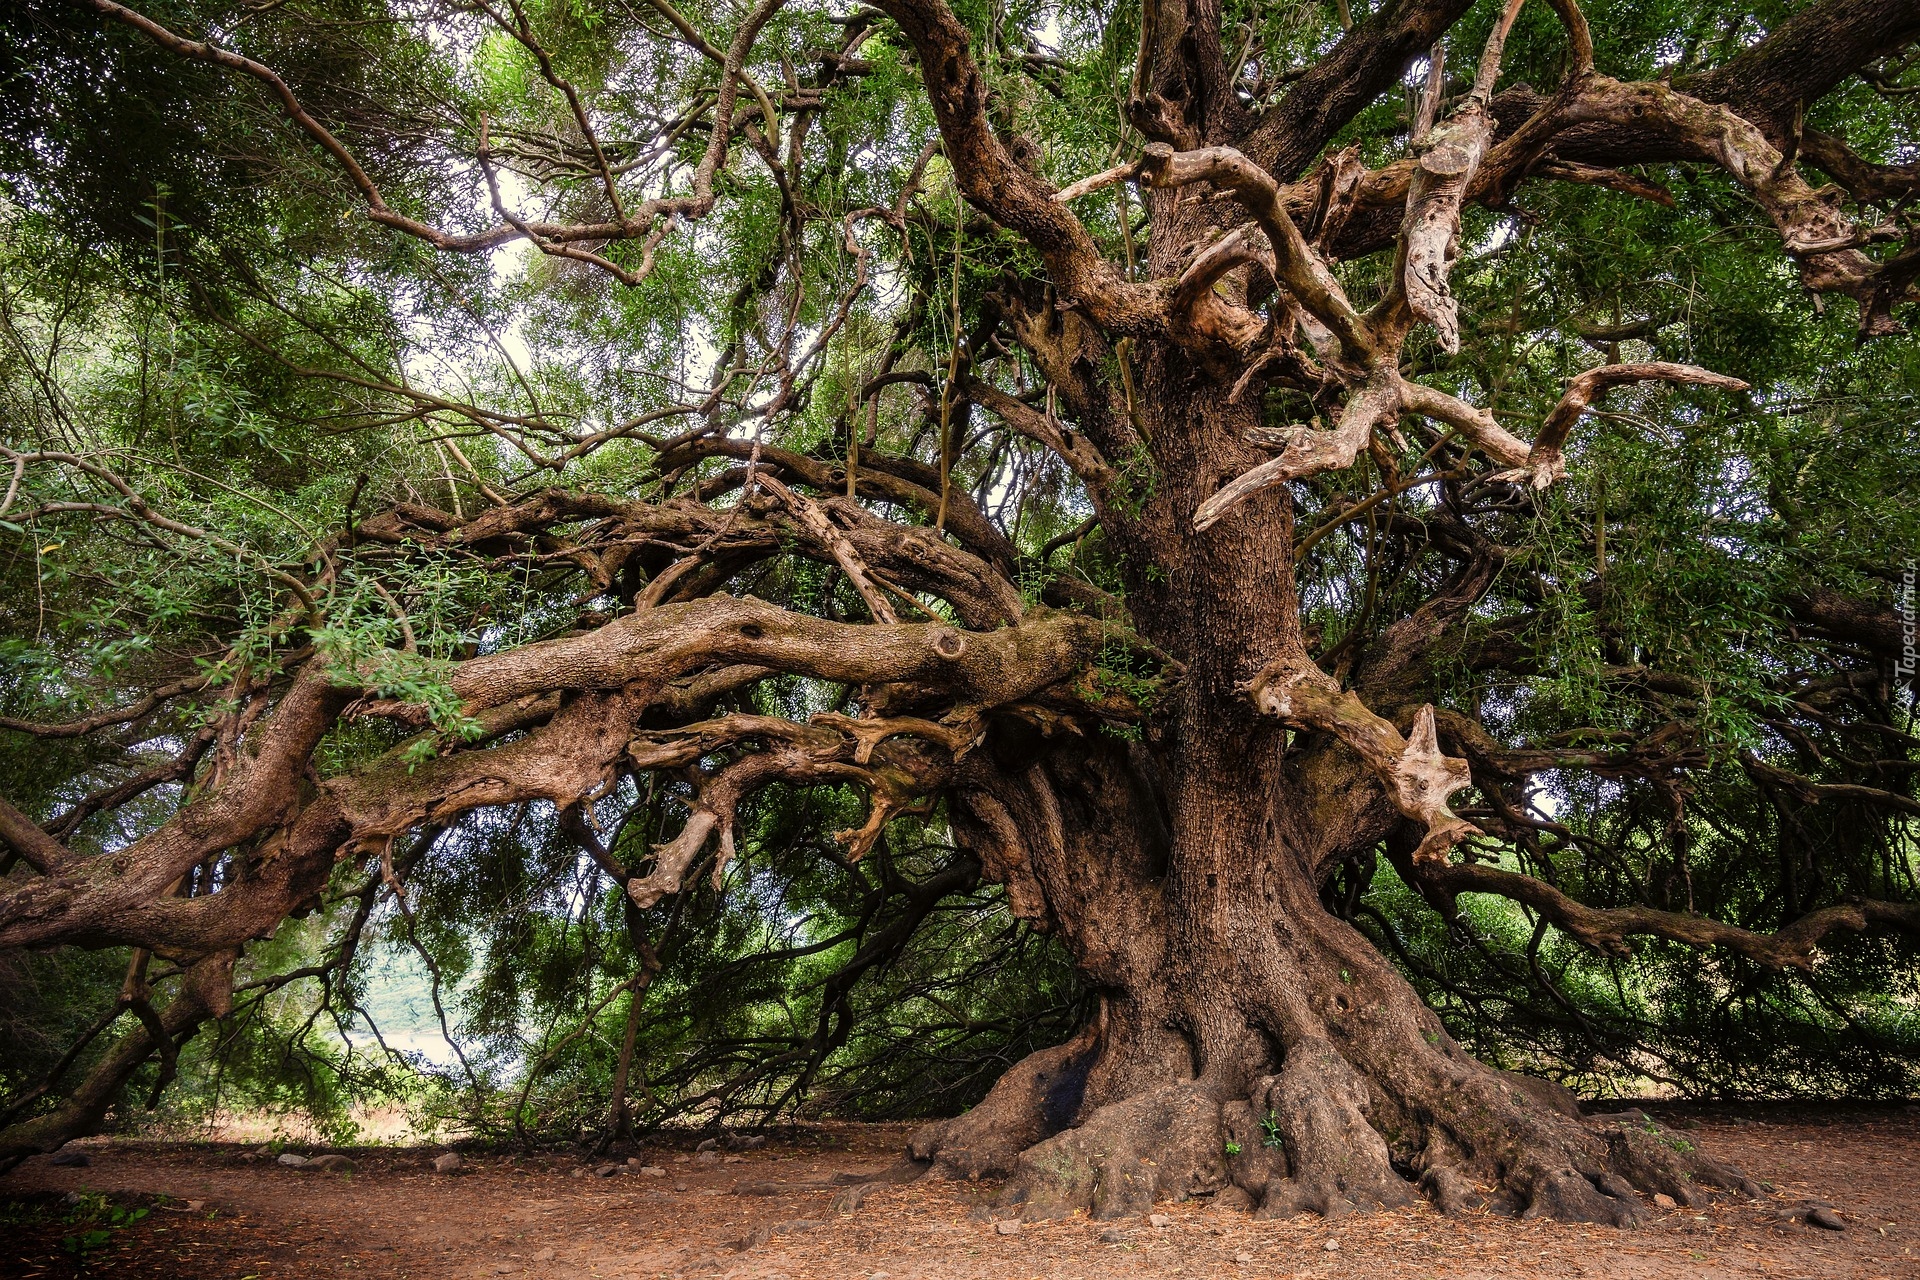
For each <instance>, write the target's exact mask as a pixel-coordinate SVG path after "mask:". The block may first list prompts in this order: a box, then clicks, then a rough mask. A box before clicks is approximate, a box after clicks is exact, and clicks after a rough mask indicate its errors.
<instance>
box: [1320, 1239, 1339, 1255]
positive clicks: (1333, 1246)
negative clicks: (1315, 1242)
mask: <svg viewBox="0 0 1920 1280" xmlns="http://www.w3.org/2000/svg"><path fill="white" fill-rule="evenodd" d="M1320 1247H1321V1248H1322V1249H1325V1250H1326V1251H1327V1252H1328V1253H1338V1252H1340V1242H1339V1241H1338V1240H1329V1241H1327V1242H1326V1243H1325V1244H1323V1245H1321V1246H1320Z"/></svg>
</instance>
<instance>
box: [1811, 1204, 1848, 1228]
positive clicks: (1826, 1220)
mask: <svg viewBox="0 0 1920 1280" xmlns="http://www.w3.org/2000/svg"><path fill="white" fill-rule="evenodd" d="M1807 1221H1808V1222H1810V1223H1812V1224H1813V1225H1814V1226H1816V1227H1825V1228H1826V1229H1827V1230H1829V1231H1845V1230H1846V1229H1847V1224H1846V1222H1845V1221H1844V1220H1843V1219H1842V1218H1841V1217H1840V1215H1839V1214H1837V1213H1835V1212H1834V1211H1833V1210H1831V1209H1829V1208H1827V1206H1825V1205H1823V1204H1817V1205H1814V1206H1813V1207H1812V1208H1811V1209H1808V1210H1807Z"/></svg>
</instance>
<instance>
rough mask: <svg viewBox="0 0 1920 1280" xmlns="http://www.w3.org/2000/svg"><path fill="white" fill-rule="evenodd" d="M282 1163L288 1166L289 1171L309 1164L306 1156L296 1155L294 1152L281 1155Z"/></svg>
mask: <svg viewBox="0 0 1920 1280" xmlns="http://www.w3.org/2000/svg"><path fill="white" fill-rule="evenodd" d="M280 1163H281V1164H283V1165H285V1166H287V1168H289V1169H298V1168H301V1167H302V1166H304V1165H305V1164H306V1163H307V1158H306V1157H305V1156H300V1155H295V1154H294V1153H293V1152H291V1151H288V1152H285V1153H283V1154H282V1155H281V1157H280Z"/></svg>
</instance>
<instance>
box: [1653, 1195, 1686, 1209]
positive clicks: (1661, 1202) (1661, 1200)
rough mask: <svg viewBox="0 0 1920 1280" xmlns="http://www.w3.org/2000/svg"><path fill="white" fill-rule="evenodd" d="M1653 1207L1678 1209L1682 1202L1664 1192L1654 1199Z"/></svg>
mask: <svg viewBox="0 0 1920 1280" xmlns="http://www.w3.org/2000/svg"><path fill="white" fill-rule="evenodd" d="M1653 1207H1654V1208H1656V1209H1678V1208H1679V1207H1680V1202H1679V1201H1678V1200H1675V1199H1674V1198H1673V1197H1672V1196H1670V1195H1668V1194H1667V1193H1666V1192H1664V1191H1662V1192H1660V1193H1659V1194H1657V1195H1655V1196H1654V1197H1653Z"/></svg>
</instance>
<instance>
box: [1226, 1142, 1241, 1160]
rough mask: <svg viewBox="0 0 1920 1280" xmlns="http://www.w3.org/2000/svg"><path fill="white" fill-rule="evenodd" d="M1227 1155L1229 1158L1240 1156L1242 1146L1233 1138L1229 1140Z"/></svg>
mask: <svg viewBox="0 0 1920 1280" xmlns="http://www.w3.org/2000/svg"><path fill="white" fill-rule="evenodd" d="M1227 1154H1228V1155H1229V1156H1237V1155H1239V1154H1240V1144H1239V1143H1237V1142H1235V1141H1234V1140H1233V1139H1232V1138H1228V1139H1227Z"/></svg>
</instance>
